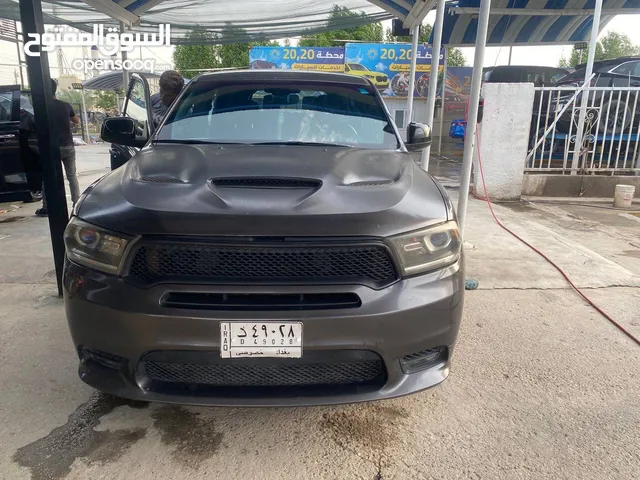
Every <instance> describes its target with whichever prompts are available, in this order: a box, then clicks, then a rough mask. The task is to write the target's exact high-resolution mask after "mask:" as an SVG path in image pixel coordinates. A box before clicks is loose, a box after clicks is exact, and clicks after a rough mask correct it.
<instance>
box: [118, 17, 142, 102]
mask: <svg viewBox="0 0 640 480" xmlns="http://www.w3.org/2000/svg"><path fill="white" fill-rule="evenodd" d="M124 31H125V26H124V22H120V34H123V33H124ZM140 49H142V47H140ZM121 55H122V65H123V68H122V85H123V87H124V91H125V92H126V91H127V87H128V86H129V71H128V70H127V69H126V68H124V62H125V60H126V59H127V52H125V51H124V50H122V53H121Z"/></svg>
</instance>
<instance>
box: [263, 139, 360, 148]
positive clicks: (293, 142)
mask: <svg viewBox="0 0 640 480" xmlns="http://www.w3.org/2000/svg"><path fill="white" fill-rule="evenodd" d="M251 145H305V146H314V147H343V148H344V147H346V148H353V147H352V146H351V145H345V144H343V143H327V142H303V141H300V140H289V141H280V142H257V143H252V144H251Z"/></svg>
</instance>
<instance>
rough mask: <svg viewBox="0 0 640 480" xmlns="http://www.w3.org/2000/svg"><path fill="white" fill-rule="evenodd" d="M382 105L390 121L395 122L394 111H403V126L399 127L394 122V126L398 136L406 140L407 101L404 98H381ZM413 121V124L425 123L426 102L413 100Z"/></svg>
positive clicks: (420, 99) (419, 99)
mask: <svg viewBox="0 0 640 480" xmlns="http://www.w3.org/2000/svg"><path fill="white" fill-rule="evenodd" d="M382 99H383V101H384V104H385V105H386V106H387V109H388V110H389V113H390V114H391V119H392V120H393V121H394V122H395V121H396V110H404V112H405V113H404V125H403V126H400V125H399V124H398V123H397V122H396V126H397V127H398V130H399V131H400V136H401V137H402V138H403V139H406V138H407V124H408V123H409V117H408V116H407V115H408V112H407V99H406V98H396V97H383V98H382ZM413 109H414V112H413V121H414V122H422V123H424V122H426V119H427V101H426V99H422V98H415V99H414V100H413Z"/></svg>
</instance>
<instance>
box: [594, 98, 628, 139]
mask: <svg viewBox="0 0 640 480" xmlns="http://www.w3.org/2000/svg"><path fill="white" fill-rule="evenodd" d="M616 111H617V112H618V115H617V116H616ZM607 112H609V115H607ZM631 117H632V112H631V107H629V105H627V102H625V101H624V100H610V101H608V102H606V103H604V104H603V105H602V110H601V114H600V119H599V120H598V121H599V122H600V131H602V132H605V133H624V132H625V131H626V130H627V129H628V128H629V126H630V125H631Z"/></svg>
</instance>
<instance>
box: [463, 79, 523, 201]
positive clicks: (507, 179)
mask: <svg viewBox="0 0 640 480" xmlns="http://www.w3.org/2000/svg"><path fill="white" fill-rule="evenodd" d="M482 92H483V93H482V94H483V98H484V117H483V120H482V124H481V128H480V130H479V132H478V136H479V138H480V155H481V157H482V164H483V167H484V168H483V169H484V178H485V180H486V182H487V192H488V194H489V198H491V199H492V200H518V199H520V196H521V191H522V179H523V175H524V164H525V158H526V156H527V147H528V143H529V128H530V127H531V115H532V112H533V96H534V90H533V83H487V84H485V85H484V86H483V90H482ZM473 187H474V190H475V192H476V193H477V194H478V195H480V196H483V197H484V190H483V188H482V179H481V177H480V172H479V170H478V168H477V162H474V175H473Z"/></svg>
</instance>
